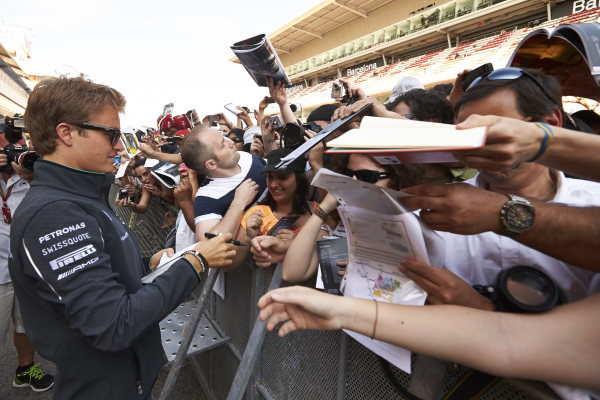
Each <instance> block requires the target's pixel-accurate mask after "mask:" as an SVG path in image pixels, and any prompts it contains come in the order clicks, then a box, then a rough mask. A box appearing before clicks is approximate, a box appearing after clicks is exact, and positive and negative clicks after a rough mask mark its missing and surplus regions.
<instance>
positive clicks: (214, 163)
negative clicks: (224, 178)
mask: <svg viewBox="0 0 600 400" xmlns="http://www.w3.org/2000/svg"><path fill="white" fill-rule="evenodd" d="M217 167H218V165H217V161H216V160H213V159H212V158H211V159H209V160H207V161H206V162H205V163H204V168H206V169H207V170H208V171H214V170H215V169H217Z"/></svg>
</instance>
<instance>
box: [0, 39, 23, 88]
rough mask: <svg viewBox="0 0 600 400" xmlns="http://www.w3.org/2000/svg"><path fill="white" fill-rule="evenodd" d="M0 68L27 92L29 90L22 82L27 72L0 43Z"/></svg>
mask: <svg viewBox="0 0 600 400" xmlns="http://www.w3.org/2000/svg"><path fill="white" fill-rule="evenodd" d="M0 68H3V69H4V71H5V72H6V73H7V74H8V75H9V76H10V77H11V78H12V79H14V81H15V82H16V83H17V84H18V85H19V86H21V87H22V88H23V89H24V90H25V91H26V92H27V93H30V92H31V89H30V88H29V86H27V84H26V83H25V82H24V79H27V78H28V77H27V74H26V73H25V71H23V69H22V68H21V66H20V65H19V64H17V62H16V61H15V60H14V58H12V57H11V55H10V53H9V52H8V50H6V49H5V48H4V46H2V44H0Z"/></svg>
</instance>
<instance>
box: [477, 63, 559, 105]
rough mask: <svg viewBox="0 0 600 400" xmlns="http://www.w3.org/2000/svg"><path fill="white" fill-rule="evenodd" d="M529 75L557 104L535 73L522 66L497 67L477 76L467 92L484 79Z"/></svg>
mask: <svg viewBox="0 0 600 400" xmlns="http://www.w3.org/2000/svg"><path fill="white" fill-rule="evenodd" d="M523 76H525V77H527V78H529V79H531V80H532V81H533V83H535V84H536V85H537V87H538V88H539V89H540V90H541V91H542V92H543V93H544V95H546V97H547V98H548V99H549V100H551V101H552V103H554V104H556V100H554V98H553V97H552V96H551V95H550V93H548V91H547V89H546V88H545V87H544V86H543V85H542V84H541V83H540V81H539V80H538V79H537V78H536V77H535V75H533V74H531V73H530V72H527V71H525V70H524V69H521V68H517V67H506V68H500V69H496V70H494V71H491V72H489V73H487V74H484V75H482V76H479V77H477V78H475V80H474V81H473V82H472V83H471V84H470V85H469V87H468V88H467V90H466V91H467V92H468V91H469V90H470V89H471V88H473V87H475V86H477V85H478V84H479V83H480V82H481V81H482V80H484V79H487V80H489V81H500V80H509V81H510V80H515V79H519V78H521V77H523Z"/></svg>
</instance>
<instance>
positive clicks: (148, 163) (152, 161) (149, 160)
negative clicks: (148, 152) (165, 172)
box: [144, 158, 160, 168]
mask: <svg viewBox="0 0 600 400" xmlns="http://www.w3.org/2000/svg"><path fill="white" fill-rule="evenodd" d="M159 162H160V161H158V160H155V159H154V158H146V162H145V163H144V167H146V168H152V167H154V166H155V165H156V164H158V163H159Z"/></svg>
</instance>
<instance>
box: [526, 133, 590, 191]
mask: <svg viewBox="0 0 600 400" xmlns="http://www.w3.org/2000/svg"><path fill="white" fill-rule="evenodd" d="M535 129H537V127H535ZM552 130H553V131H554V137H553V139H552V141H551V142H550V143H549V144H548V147H547V150H546V152H545V153H544V155H543V156H542V157H541V158H540V160H539V162H541V163H542V164H544V165H547V166H549V167H552V168H556V169H559V170H563V171H566V172H569V173H571V174H573V175H577V176H581V177H584V178H588V179H593V180H597V181H600V157H598V152H599V151H600V136H598V135H591V134H589V133H582V132H574V131H571V130H567V129H563V128H557V127H552Z"/></svg>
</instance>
